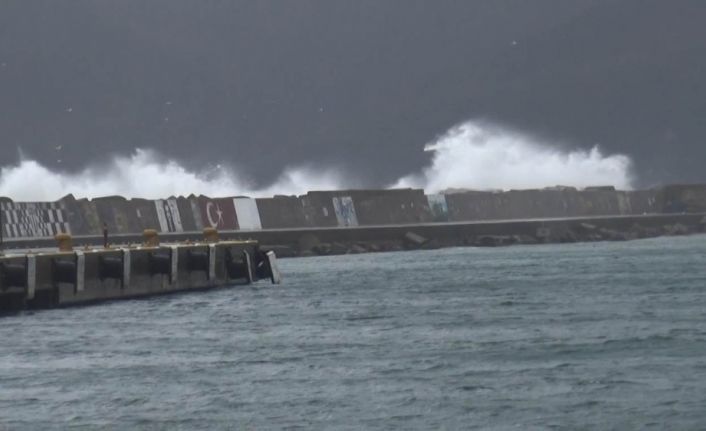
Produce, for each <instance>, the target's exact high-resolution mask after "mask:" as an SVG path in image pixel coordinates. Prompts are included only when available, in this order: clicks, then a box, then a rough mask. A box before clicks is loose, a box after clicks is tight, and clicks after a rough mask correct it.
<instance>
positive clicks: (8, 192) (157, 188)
mask: <svg viewBox="0 0 706 431" xmlns="http://www.w3.org/2000/svg"><path fill="white" fill-rule="evenodd" d="M340 187H341V181H340V179H339V177H338V175H337V174H336V173H335V172H333V171H325V170H324V171H321V170H314V169H313V168H307V167H298V168H289V169H286V170H285V171H284V172H283V173H282V174H281V175H280V177H279V178H278V179H277V180H276V181H275V182H274V183H272V184H271V185H269V186H267V187H265V188H255V187H252V186H251V185H250V184H248V182H247V181H244V180H242V179H241V178H239V177H238V175H237V174H236V173H235V172H234V171H233V170H231V169H228V168H226V167H223V166H221V165H217V166H215V167H214V168H213V169H210V170H208V171H204V172H193V171H189V170H187V169H186V168H184V167H183V166H181V165H180V164H179V163H177V162H175V161H166V162H164V161H161V160H159V158H158V157H157V156H156V154H155V153H154V152H152V151H150V150H142V149H138V150H136V151H135V152H134V153H133V154H132V155H130V156H127V157H125V156H117V157H114V158H113V159H112V160H111V162H110V163H109V164H108V165H107V166H100V167H99V166H90V167H88V168H85V169H83V170H82V171H80V172H78V173H76V174H67V173H60V172H55V171H52V170H51V169H49V168H47V167H46V166H43V165H41V164H40V163H38V162H36V161H34V160H21V161H20V162H19V163H18V164H17V165H14V166H7V167H3V168H1V169H0V196H6V197H9V198H11V199H15V200H19V201H52V200H57V199H60V198H61V197H62V196H65V195H67V194H69V193H73V194H74V195H76V196H77V197H88V198H94V197H99V196H110V195H121V196H125V197H127V198H132V197H140V198H147V199H158V198H164V197H168V196H179V195H185V194H191V193H194V194H204V195H207V196H212V197H217V196H237V195H247V196H252V197H261V196H272V195H274V194H287V195H292V194H294V195H296V194H304V193H306V192H307V191H309V190H312V189H319V190H322V189H323V190H325V189H329V190H330V189H338V188H340Z"/></svg>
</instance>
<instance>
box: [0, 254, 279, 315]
mask: <svg viewBox="0 0 706 431" xmlns="http://www.w3.org/2000/svg"><path fill="white" fill-rule="evenodd" d="M261 279H269V280H271V281H272V282H279V271H278V270H277V267H276V261H275V260H274V255H273V254H272V253H271V252H270V253H265V252H263V251H262V250H261V249H260V247H259V245H258V243H257V242H256V241H223V242H218V243H198V244H167V245H159V246H150V247H145V246H134V247H120V248H108V249H103V248H87V249H84V250H74V251H41V252H22V251H14V252H12V253H11V254H6V255H4V256H0V310H2V311H16V310H22V309H39V308H54V307H64V306H71V305H79V304H87V303H92V302H99V301H106V300H115V299H125V298H139V297H145V296H153V295H160V294H166V293H173V292H180V291H187V290H201V289H209V288H214V287H222V286H232V285H239V284H248V283H252V282H255V281H258V280H261Z"/></svg>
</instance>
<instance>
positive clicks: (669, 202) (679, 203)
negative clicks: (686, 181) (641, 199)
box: [662, 184, 706, 213]
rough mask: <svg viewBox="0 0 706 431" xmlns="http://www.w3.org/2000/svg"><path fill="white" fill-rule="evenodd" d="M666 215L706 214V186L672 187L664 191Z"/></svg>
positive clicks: (665, 188)
mask: <svg viewBox="0 0 706 431" xmlns="http://www.w3.org/2000/svg"><path fill="white" fill-rule="evenodd" d="M662 199H663V201H664V202H663V205H664V208H663V210H664V212H666V213H683V212H685V213H697V212H706V185H703V184H695V185H671V186H666V187H664V189H663V197H662Z"/></svg>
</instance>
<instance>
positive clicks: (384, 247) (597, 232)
mask: <svg viewBox="0 0 706 431" xmlns="http://www.w3.org/2000/svg"><path fill="white" fill-rule="evenodd" d="M705 233H706V219H704V220H702V222H701V223H699V224H698V225H688V224H683V223H673V224H664V225H661V226H645V225H640V224H638V223H635V224H634V225H632V226H631V227H630V228H629V229H627V230H618V229H611V228H606V227H601V226H597V225H595V224H592V223H588V222H582V223H579V224H577V225H575V226H570V227H568V228H565V229H550V228H539V229H537V233H536V234H535V235H527V234H517V235H467V236H463V237H458V238H442V239H438V238H426V237H424V236H422V235H419V234H416V233H414V232H412V231H409V232H406V233H405V235H404V236H403V237H402V238H400V239H385V240H379V241H375V240H367V241H333V242H321V241H319V240H318V239H317V238H316V237H313V236H307V237H304V238H303V239H302V240H300V241H299V242H298V244H296V245H267V246H266V247H267V248H269V249H272V250H274V251H275V252H276V253H277V256H278V257H282V258H286V257H311V256H333V255H344V254H361V253H381V252H391V251H405V250H434V249H439V248H445V247H507V246H513V245H535V244H559V243H577V242H598V241H632V240H638V239H646V238H656V237H661V236H685V235H696V234H705Z"/></svg>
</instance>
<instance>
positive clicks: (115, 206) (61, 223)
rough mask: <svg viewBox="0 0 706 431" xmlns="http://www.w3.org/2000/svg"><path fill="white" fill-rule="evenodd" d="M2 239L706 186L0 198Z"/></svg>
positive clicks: (543, 209) (290, 221) (597, 201)
mask: <svg viewBox="0 0 706 431" xmlns="http://www.w3.org/2000/svg"><path fill="white" fill-rule="evenodd" d="M0 211H2V216H3V218H2V221H3V223H2V232H3V236H4V237H5V238H9V239H14V238H47V237H53V236H54V235H56V234H57V233H59V232H65V233H71V234H73V235H101V234H102V231H103V223H105V224H106V225H107V226H108V231H109V234H110V235H113V234H134V233H140V232H142V231H143V230H144V229H156V230H157V231H159V232H163V233H180V232H192V231H201V230H202V229H203V228H205V227H214V228H216V229H218V230H222V231H228V230H244V231H246V230H247V231H256V230H260V229H292V228H315V227H353V226H373V225H392V224H417V223H429V222H446V221H473V220H512V219H525V218H561V217H587V216H606V215H640V214H658V213H682V212H688V213H700V212H706V185H674V186H666V187H663V188H658V189H651V190H638V191H616V190H614V189H612V188H608V187H599V188H588V189H586V190H576V189H574V188H570V187H561V188H552V189H543V190H511V191H507V192H485V191H467V192H455V193H448V194H435V195H428V196H427V195H425V194H424V192H423V191H422V190H418V189H400V190H340V191H314V192H309V193H307V194H306V195H303V196H299V197H297V196H275V197H273V198H258V199H251V198H248V197H225V198H210V197H207V196H193V195H192V196H189V197H188V198H185V197H178V198H175V197H170V198H166V199H158V200H146V199H131V200H127V199H125V198H123V197H120V196H108V197H103V198H96V199H93V200H88V199H78V200H77V199H75V198H74V197H73V196H71V195H68V196H66V197H64V198H62V199H61V200H59V201H57V202H13V201H11V200H9V199H3V198H0Z"/></svg>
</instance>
